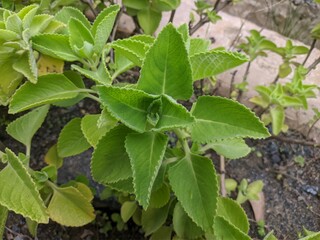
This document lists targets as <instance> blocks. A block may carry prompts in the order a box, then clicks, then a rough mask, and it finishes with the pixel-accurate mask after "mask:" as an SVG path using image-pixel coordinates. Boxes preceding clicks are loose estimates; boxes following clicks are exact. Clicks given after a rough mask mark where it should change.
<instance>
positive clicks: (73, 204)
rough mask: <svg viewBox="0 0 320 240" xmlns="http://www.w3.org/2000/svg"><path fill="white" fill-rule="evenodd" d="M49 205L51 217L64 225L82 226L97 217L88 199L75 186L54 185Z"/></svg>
mask: <svg viewBox="0 0 320 240" xmlns="http://www.w3.org/2000/svg"><path fill="white" fill-rule="evenodd" d="M52 189H53V196H52V198H51V201H50V203H49V206H48V212H49V215H50V218H51V219H52V220H53V221H55V222H57V223H59V224H61V225H64V226H70V227H80V226H83V225H86V224H88V223H90V222H92V221H93V220H94V219H95V215H94V209H93V207H92V205H91V204H90V202H89V201H88V199H86V198H85V197H84V196H83V195H82V193H81V192H80V191H79V190H77V189H76V188H74V187H64V188H60V187H53V188H52Z"/></svg>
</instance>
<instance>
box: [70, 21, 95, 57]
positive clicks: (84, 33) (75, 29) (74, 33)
mask: <svg viewBox="0 0 320 240" xmlns="http://www.w3.org/2000/svg"><path fill="white" fill-rule="evenodd" d="M68 29H69V42H70V45H71V48H72V49H73V51H75V52H76V51H77V50H78V49H81V48H83V46H84V43H85V42H87V43H90V44H91V45H93V44H94V39H93V36H92V35H91V32H90V30H89V29H88V28H86V26H85V25H84V24H83V23H82V22H81V21H80V20H78V19H76V18H71V19H70V20H69V22H68Z"/></svg>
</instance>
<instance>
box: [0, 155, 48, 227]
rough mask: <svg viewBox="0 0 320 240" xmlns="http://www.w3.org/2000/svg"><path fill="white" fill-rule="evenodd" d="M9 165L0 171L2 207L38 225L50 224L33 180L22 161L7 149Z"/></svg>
mask: <svg viewBox="0 0 320 240" xmlns="http://www.w3.org/2000/svg"><path fill="white" fill-rule="evenodd" d="M6 154H7V159H8V165H7V166H6V167H5V168H4V169H3V170H1V171H0V186H1V191H0V205H2V206H4V207H6V208H7V209H9V210H11V211H14V212H16V213H18V214H22V215H23V216H25V217H28V218H30V219H32V220H34V221H36V222H38V223H48V222H49V216H48V214H47V210H46V207H45V205H44V203H43V201H42V199H41V197H40V194H39V191H38V190H37V187H36V184H35V183H34V181H33V180H32V178H31V176H30V174H29V173H28V171H27V169H26V168H25V167H24V166H23V164H22V162H21V160H20V159H19V158H18V157H17V156H16V155H15V154H14V153H13V152H12V151H11V150H9V149H6Z"/></svg>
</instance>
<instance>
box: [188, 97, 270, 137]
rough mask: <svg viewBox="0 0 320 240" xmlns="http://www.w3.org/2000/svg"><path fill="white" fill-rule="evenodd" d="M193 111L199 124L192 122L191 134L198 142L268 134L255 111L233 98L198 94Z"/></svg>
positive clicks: (266, 135)
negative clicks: (199, 95)
mask: <svg viewBox="0 0 320 240" xmlns="http://www.w3.org/2000/svg"><path fill="white" fill-rule="evenodd" d="M192 114H193V116H194V117H195V118H196V123H195V124H193V125H192V129H191V135H192V139H193V140H194V141H197V142H210V141H213V140H222V139H227V138H244V137H251V138H264V137H268V136H269V133H268V130H267V129H266V128H265V127H264V125H263V123H262V122H261V121H260V120H259V119H258V118H257V117H256V116H255V115H254V113H253V112H251V111H250V110H249V109H248V108H246V107H245V106H243V105H241V104H239V103H238V102H235V101H233V100H230V99H226V98H222V97H213V96H202V97H199V98H198V101H197V102H196V103H195V106H194V108H193V112H192Z"/></svg>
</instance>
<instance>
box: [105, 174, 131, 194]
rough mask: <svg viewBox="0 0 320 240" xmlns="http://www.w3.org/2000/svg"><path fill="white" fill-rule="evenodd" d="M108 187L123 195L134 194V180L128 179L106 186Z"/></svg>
mask: <svg viewBox="0 0 320 240" xmlns="http://www.w3.org/2000/svg"><path fill="white" fill-rule="evenodd" d="M105 185H107V186H108V187H110V188H112V189H114V190H117V191H119V192H123V193H129V194H134V189H133V183H132V178H131V177H130V178H127V179H124V180H120V181H117V182H113V183H108V184H105Z"/></svg>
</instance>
